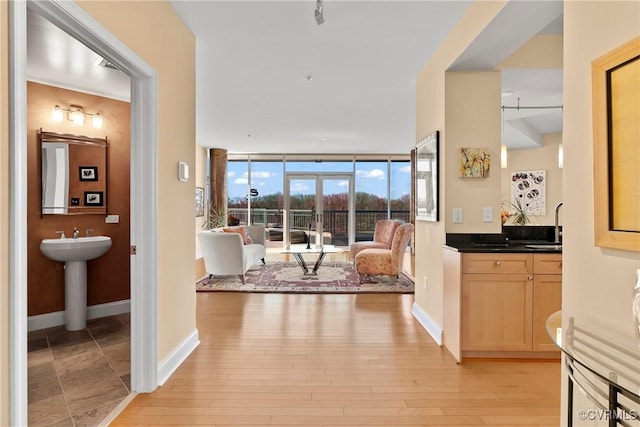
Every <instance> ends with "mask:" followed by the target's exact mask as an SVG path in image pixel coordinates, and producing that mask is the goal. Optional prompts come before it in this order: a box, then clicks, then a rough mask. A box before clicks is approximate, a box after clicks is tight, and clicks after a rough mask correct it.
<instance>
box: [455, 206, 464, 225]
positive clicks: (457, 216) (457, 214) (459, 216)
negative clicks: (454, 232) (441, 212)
mask: <svg viewBox="0 0 640 427" xmlns="http://www.w3.org/2000/svg"><path fill="white" fill-rule="evenodd" d="M453 223H454V224H462V208H453Z"/></svg>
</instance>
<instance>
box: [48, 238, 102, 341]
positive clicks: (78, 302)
mask: <svg viewBox="0 0 640 427" xmlns="http://www.w3.org/2000/svg"><path fill="white" fill-rule="evenodd" d="M110 247H111V237H107V236H94V237H79V238H77V239H71V238H66V239H44V240H43V241H42V242H41V243H40V251H41V252H42V253H43V254H44V255H45V256H46V257H47V258H49V259H52V260H54V261H63V262H64V326H65V328H66V329H67V330H69V331H77V330H79V329H84V328H85V327H86V325H87V261H88V260H91V259H95V258H98V257H99V256H102V255H104V253H105V252H107V251H108V250H109V248H110Z"/></svg>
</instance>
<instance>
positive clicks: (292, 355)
mask: <svg viewBox="0 0 640 427" xmlns="http://www.w3.org/2000/svg"><path fill="white" fill-rule="evenodd" d="M412 304H413V295H397V294H383V295H370V294H359V295H301V294H297V295H296V294H241V293H198V294H197V325H198V330H199V333H200V340H201V344H200V346H199V347H198V348H197V349H196V350H195V351H194V352H193V354H192V355H191V356H190V357H189V358H188V359H187V360H186V361H185V363H184V364H183V365H182V366H181V367H180V368H179V369H178V370H177V371H176V372H175V373H174V374H173V376H172V377H171V378H170V379H169V380H168V381H167V382H166V383H165V385H164V386H162V387H161V388H159V389H158V390H156V391H155V392H154V393H151V394H142V395H139V396H137V397H136V399H135V400H134V401H133V402H132V403H131V404H130V405H129V407H127V408H126V409H125V410H124V411H123V412H122V413H121V414H120V416H119V417H118V418H116V420H115V421H114V422H113V424H112V425H163V424H164V425H167V424H170V425H219V426H222V425H258V426H261V425H271V426H273V425H290V426H292V425H293V426H297V427H302V426H307V425H308V426H338V425H350V426H374V425H381V426H391V425H394V426H398V425H403V426H418V425H471V426H480V425H493V426H496V425H521V426H557V425H558V423H559V413H560V409H559V406H560V364H559V363H558V362H506V361H468V362H465V363H464V364H463V365H456V364H455V363H454V362H453V359H452V358H451V357H450V356H449V355H448V354H447V352H446V351H445V350H443V349H442V348H440V347H438V346H437V345H436V344H435V343H434V342H433V340H432V339H431V337H429V335H428V334H427V333H426V332H425V330H424V329H423V328H422V327H421V326H420V325H419V324H418V323H417V322H416V321H415V319H414V318H413V317H412V315H411V306H412Z"/></svg>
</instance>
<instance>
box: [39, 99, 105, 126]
mask: <svg viewBox="0 0 640 427" xmlns="http://www.w3.org/2000/svg"><path fill="white" fill-rule="evenodd" d="M63 111H66V112H67V113H68V116H67V117H68V119H69V120H71V121H72V122H73V124H75V125H78V126H80V125H83V124H84V116H91V117H93V123H92V124H93V127H94V128H98V129H99V128H101V127H102V116H101V115H100V113H87V112H85V111H84V108H83V107H82V106H81V105H75V104H71V105H70V106H69V108H62V107H60V106H59V105H55V106H54V107H53V111H52V112H51V119H52V120H53V121H54V122H57V123H60V122H62V120H63V117H62V116H63Z"/></svg>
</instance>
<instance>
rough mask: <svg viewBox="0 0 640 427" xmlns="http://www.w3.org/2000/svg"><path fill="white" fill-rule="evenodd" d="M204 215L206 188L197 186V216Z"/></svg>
mask: <svg viewBox="0 0 640 427" xmlns="http://www.w3.org/2000/svg"><path fill="white" fill-rule="evenodd" d="M200 216H204V188H202V187H196V217H200Z"/></svg>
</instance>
